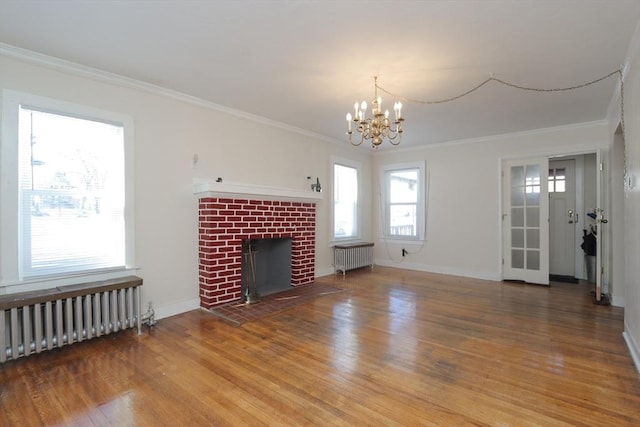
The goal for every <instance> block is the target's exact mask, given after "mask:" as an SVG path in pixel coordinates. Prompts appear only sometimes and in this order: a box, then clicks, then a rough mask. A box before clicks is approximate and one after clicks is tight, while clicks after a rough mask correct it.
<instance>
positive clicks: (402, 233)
mask: <svg viewBox="0 0 640 427" xmlns="http://www.w3.org/2000/svg"><path fill="white" fill-rule="evenodd" d="M424 169H425V168H424V162H414V163H406V164H400V165H388V166H385V167H383V168H382V178H381V181H382V188H383V189H384V191H383V192H382V205H383V218H382V221H381V224H382V234H383V236H384V238H387V239H399V240H424V225H425V196H426V192H425V171H424Z"/></svg>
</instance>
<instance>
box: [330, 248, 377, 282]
mask: <svg viewBox="0 0 640 427" xmlns="http://www.w3.org/2000/svg"><path fill="white" fill-rule="evenodd" d="M333 265H334V267H335V271H336V273H338V272H341V273H342V275H343V276H344V274H345V273H346V272H347V271H349V270H353V269H356V268H361V267H371V268H372V269H373V243H369V242H359V243H349V244H344V245H335V246H334V247H333Z"/></svg>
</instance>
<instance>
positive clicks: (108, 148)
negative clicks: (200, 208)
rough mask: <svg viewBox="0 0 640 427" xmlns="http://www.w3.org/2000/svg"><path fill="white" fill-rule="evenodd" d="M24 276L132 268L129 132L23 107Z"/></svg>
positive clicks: (21, 127)
mask: <svg viewBox="0 0 640 427" xmlns="http://www.w3.org/2000/svg"><path fill="white" fill-rule="evenodd" d="M19 123H20V129H19V144H20V152H19V174H20V190H21V194H22V202H23V204H22V207H21V223H22V229H23V235H22V248H23V260H24V270H25V271H24V275H25V276H26V277H28V276H37V275H43V274H53V273H64V272H72V271H82V270H90V269H96V268H105V267H121V266H124V265H125V226H124V194H125V190H124V129H123V127H122V126H121V125H115V124H109V123H103V122H99V121H93V120H86V119H80V118H75V117H69V116H66V115H59V114H53V113H49V112H42V111H38V110H35V109H30V108H26V107H24V106H23V107H21V108H20V116H19Z"/></svg>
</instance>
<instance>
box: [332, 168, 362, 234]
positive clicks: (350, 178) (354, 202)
mask: <svg viewBox="0 0 640 427" xmlns="http://www.w3.org/2000/svg"><path fill="white" fill-rule="evenodd" d="M333 177H334V182H333V189H334V192H333V197H334V210H333V213H334V218H333V224H334V231H333V235H334V237H354V236H356V235H357V227H356V222H357V209H358V170H357V169H356V168H353V167H349V166H343V165H339V164H335V165H334V168H333Z"/></svg>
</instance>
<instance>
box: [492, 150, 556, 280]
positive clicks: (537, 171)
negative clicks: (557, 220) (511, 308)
mask: <svg viewBox="0 0 640 427" xmlns="http://www.w3.org/2000/svg"><path fill="white" fill-rule="evenodd" d="M548 174H549V160H548V159H547V158H533V159H518V160H505V161H503V163H502V176H503V189H502V190H503V191H502V195H503V196H502V197H503V199H502V229H503V232H502V236H503V242H502V248H503V250H502V252H503V261H502V262H503V269H502V276H503V279H504V280H522V281H524V282H528V283H537V284H541V285H549V189H548Z"/></svg>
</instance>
